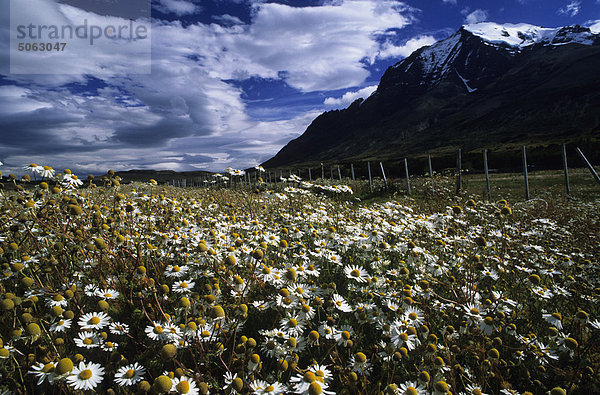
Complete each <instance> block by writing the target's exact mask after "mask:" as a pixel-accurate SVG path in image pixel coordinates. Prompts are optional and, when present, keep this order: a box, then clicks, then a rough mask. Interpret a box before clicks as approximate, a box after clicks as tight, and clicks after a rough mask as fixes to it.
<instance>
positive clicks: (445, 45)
mask: <svg viewBox="0 0 600 395" xmlns="http://www.w3.org/2000/svg"><path fill="white" fill-rule="evenodd" d="M461 45H462V44H461V42H460V34H459V33H456V34H454V35H452V36H450V37H449V38H447V39H445V40H442V41H438V42H437V43H435V44H433V45H432V46H430V47H428V48H426V49H425V50H424V51H423V52H421V54H420V55H419V60H420V63H421V67H422V70H423V75H428V76H431V77H432V82H437V80H439V79H440V78H442V77H443V76H444V75H446V73H447V72H448V70H449V65H450V64H452V62H453V61H454V58H456V56H457V55H458V53H459V51H460V48H461Z"/></svg>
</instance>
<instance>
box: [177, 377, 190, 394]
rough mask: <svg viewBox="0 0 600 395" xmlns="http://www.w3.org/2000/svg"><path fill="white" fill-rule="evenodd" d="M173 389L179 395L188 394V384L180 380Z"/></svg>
mask: <svg viewBox="0 0 600 395" xmlns="http://www.w3.org/2000/svg"><path fill="white" fill-rule="evenodd" d="M175 389H176V390H177V392H179V393H180V394H187V393H188V392H190V383H188V381H187V380H181V381H180V382H179V383H177V385H176V386H175Z"/></svg>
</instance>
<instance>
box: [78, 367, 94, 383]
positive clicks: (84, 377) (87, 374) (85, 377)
mask: <svg viewBox="0 0 600 395" xmlns="http://www.w3.org/2000/svg"><path fill="white" fill-rule="evenodd" d="M92 375H93V373H92V371H91V370H89V369H84V370H82V371H81V372H79V378H80V379H82V380H89V379H90V378H91V377H92Z"/></svg>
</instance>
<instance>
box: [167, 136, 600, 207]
mask: <svg viewBox="0 0 600 395" xmlns="http://www.w3.org/2000/svg"><path fill="white" fill-rule="evenodd" d="M555 148H556V151H557V152H555V153H554V155H553V156H552V159H553V160H548V155H547V154H548V151H547V150H544V151H543V152H545V153H546V155H544V156H540V155H539V154H540V152H539V150H537V151H536V150H534V155H533V160H532V159H531V158H529V159H528V149H527V147H526V146H521V148H520V150H519V151H518V152H511V151H502V152H491V151H490V150H488V149H484V150H482V151H480V153H479V154H478V155H475V154H474V153H473V152H469V153H468V154H467V155H465V154H464V153H463V152H462V150H461V149H458V150H457V151H456V156H455V161H456V162H455V163H452V162H451V161H452V160H451V157H450V156H448V155H446V156H438V157H435V158H432V156H431V155H427V156H423V157H415V158H402V159H401V160H387V161H378V160H366V161H360V162H339V163H325V162H323V163H317V164H315V165H313V166H302V167H286V168H275V169H263V168H253V169H249V170H246V171H239V170H238V171H236V172H237V173H225V174H206V175H203V176H197V177H193V178H180V179H173V180H171V181H169V182H168V184H169V185H172V186H175V187H182V188H185V187H201V186H221V187H228V188H239V187H257V186H260V185H263V186H265V185H266V186H267V187H268V188H274V189H277V188H278V187H284V186H286V185H289V181H299V179H301V180H303V181H308V182H311V183H312V182H317V183H328V184H336V183H340V184H350V185H357V184H358V183H362V184H364V185H365V187H366V185H367V182H368V191H369V192H371V193H373V192H382V191H384V192H385V191H387V192H390V191H391V192H402V193H405V194H407V195H411V193H413V191H414V189H415V188H414V186H413V187H411V179H412V180H413V182H415V181H417V180H420V181H421V182H420V184H421V187H423V186H426V189H427V191H428V192H429V193H431V194H435V192H436V177H440V176H444V177H456V181H455V186H454V192H455V193H456V194H457V195H458V194H460V193H461V190H462V189H463V188H464V185H465V183H466V182H468V183H469V184H470V186H481V187H482V189H483V193H482V195H484V196H485V197H486V198H487V199H489V200H491V199H492V198H493V197H494V196H492V195H493V194H492V183H497V184H500V185H504V186H506V185H507V184H512V186H513V187H514V184H515V183H516V182H520V183H522V184H521V185H522V193H523V197H524V198H525V199H527V200H529V199H531V189H530V178H531V177H533V178H534V179H535V180H536V181H539V180H543V183H542V187H543V185H548V183H554V184H556V182H561V183H564V192H565V193H566V194H567V195H571V193H572V190H571V185H572V178H573V177H572V176H571V175H570V171H569V169H570V168H569V164H571V171H575V172H576V173H575V180H576V182H577V181H581V180H582V179H583V180H585V181H584V182H585V183H588V184H589V183H590V180H592V179H595V180H596V182H597V183H598V184H599V185H600V176H599V175H598V173H597V171H596V170H595V169H594V166H593V165H592V164H591V161H590V159H589V158H588V157H587V156H586V155H585V154H584V152H583V151H582V150H581V148H579V147H572V148H568V147H567V146H566V144H562V145H557V146H555ZM477 156H479V158H477ZM592 158H594V159H596V156H592ZM434 165H437V166H435V167H434ZM490 166H493V167H490ZM582 169H587V170H585V172H589V173H590V174H591V177H590V176H585V175H584V170H582ZM531 172H533V173H532V174H533V175H532V176H530V173H531ZM592 177H593V178H592ZM561 178H562V181H561V180H560V179H561ZM519 179H520V181H519ZM422 189H423V188H422ZM497 189H499V188H497Z"/></svg>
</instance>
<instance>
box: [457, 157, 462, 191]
mask: <svg viewBox="0 0 600 395" xmlns="http://www.w3.org/2000/svg"><path fill="white" fill-rule="evenodd" d="M461 152H462V150H461V149H460V148H459V149H458V153H457V155H456V170H457V171H458V175H457V176H456V194H457V195H458V194H459V193H460V188H461V187H462V160H461Z"/></svg>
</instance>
